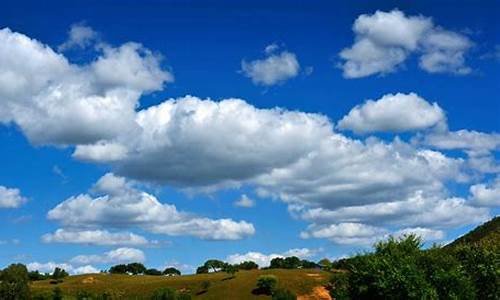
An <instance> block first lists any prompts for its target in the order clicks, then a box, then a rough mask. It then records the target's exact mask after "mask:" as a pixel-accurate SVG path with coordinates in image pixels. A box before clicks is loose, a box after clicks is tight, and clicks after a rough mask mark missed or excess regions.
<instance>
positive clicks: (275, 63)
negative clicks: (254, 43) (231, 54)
mask: <svg viewBox="0 0 500 300" xmlns="http://www.w3.org/2000/svg"><path fill="white" fill-rule="evenodd" d="M277 49H278V47H277V46H276V45H275V44H273V45H269V46H267V47H266V51H265V52H266V55H267V57H266V58H264V59H256V60H253V61H250V62H247V61H245V60H243V61H242V62H241V70H242V72H243V74H245V76H247V77H249V78H250V79H252V82H253V83H254V84H260V85H265V86H271V85H275V84H277V83H280V82H283V81H285V80H288V79H290V78H293V77H295V76H297V75H298V74H299V70H300V64H299V62H298V61H297V57H296V56H295V54H293V53H291V52H288V51H282V52H281V53H275V51H277Z"/></svg>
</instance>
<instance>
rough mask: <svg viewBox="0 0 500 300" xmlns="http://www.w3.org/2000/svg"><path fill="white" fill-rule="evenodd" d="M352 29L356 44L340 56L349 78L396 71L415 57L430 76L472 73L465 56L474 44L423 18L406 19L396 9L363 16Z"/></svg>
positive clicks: (412, 17)
mask: <svg viewBox="0 0 500 300" xmlns="http://www.w3.org/2000/svg"><path fill="white" fill-rule="evenodd" d="M352 30H353V31H354V33H355V42H354V44H353V45H352V46H351V47H350V48H345V49H343V50H342V51H341V52H340V53H339V56H340V58H341V59H342V60H343V63H342V64H341V68H342V69H343V72H344V77H346V78H360V77H366V76H370V75H373V74H377V73H378V74H386V73H391V72H394V71H396V70H397V69H398V67H400V66H401V64H402V63H403V62H404V61H405V60H406V59H407V58H408V57H409V56H410V55H411V54H412V53H417V54H419V55H421V56H420V64H419V65H420V67H421V68H422V69H423V70H425V71H427V72H431V73H444V72H447V73H455V74H467V73H470V71H471V70H470V68H469V67H467V66H466V65H465V54H466V52H467V50H469V49H470V48H471V47H472V42H471V41H470V40H469V39H468V38H467V37H466V36H464V35H461V34H458V33H455V32H452V31H448V30H444V29H442V28H441V27H439V26H436V25H434V23H433V21H432V19H430V18H427V17H424V16H407V15H405V14H404V13H403V12H402V11H400V10H397V9H394V10H392V11H390V12H383V11H376V12H375V13H374V14H372V15H369V14H363V15H360V16H359V17H358V18H357V19H356V21H355V22H354V25H353V28H352Z"/></svg>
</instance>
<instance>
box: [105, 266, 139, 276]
mask: <svg viewBox="0 0 500 300" xmlns="http://www.w3.org/2000/svg"><path fill="white" fill-rule="evenodd" d="M146 271H147V269H146V267H145V266H144V265H143V264H141V263H130V264H128V265H124V264H120V265H116V266H112V267H111V268H110V269H109V273H111V274H127V273H129V274H133V275H137V274H145V273H146Z"/></svg>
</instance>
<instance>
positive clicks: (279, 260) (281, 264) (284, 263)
mask: <svg viewBox="0 0 500 300" xmlns="http://www.w3.org/2000/svg"><path fill="white" fill-rule="evenodd" d="M317 267H319V266H318V264H316V263H315V262H312V261H308V260H301V259H300V258H298V257H296V256H290V257H276V258H273V259H272V260H271V265H270V266H269V268H270V269H299V268H304V269H313V268H317Z"/></svg>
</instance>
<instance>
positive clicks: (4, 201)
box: [0, 185, 28, 208]
mask: <svg viewBox="0 0 500 300" xmlns="http://www.w3.org/2000/svg"><path fill="white" fill-rule="evenodd" d="M26 201H28V199H26V198H25V197H23V196H22V195H21V191H20V190H19V189H14V188H7V187H5V186H1V185H0V208H17V207H19V206H21V205H23V204H24V203H26Z"/></svg>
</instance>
